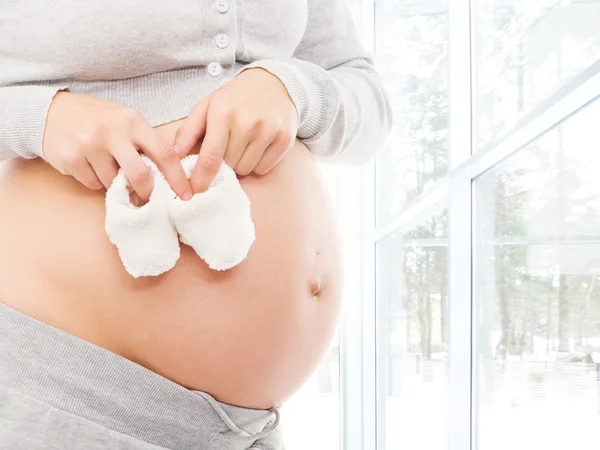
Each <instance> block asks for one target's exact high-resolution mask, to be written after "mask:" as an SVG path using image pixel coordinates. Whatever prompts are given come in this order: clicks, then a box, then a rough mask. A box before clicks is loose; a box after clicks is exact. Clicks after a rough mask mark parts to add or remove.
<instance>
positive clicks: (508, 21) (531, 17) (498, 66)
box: [473, 0, 600, 148]
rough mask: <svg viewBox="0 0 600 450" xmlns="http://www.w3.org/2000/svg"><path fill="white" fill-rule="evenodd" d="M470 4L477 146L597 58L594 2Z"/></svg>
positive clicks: (483, 0)
mask: <svg viewBox="0 0 600 450" xmlns="http://www.w3.org/2000/svg"><path fill="white" fill-rule="evenodd" d="M473 4H474V7H475V25H476V27H475V29H476V34H475V39H474V49H475V54H476V66H475V69H476V70H475V72H476V75H477V76H476V83H477V103H476V111H477V114H476V121H477V127H476V131H477V148H481V147H482V146H483V145H485V144H488V143H489V142H490V141H491V140H493V139H494V138H496V137H498V135H499V134H501V133H502V132H503V131H506V130H507V128H508V127H509V126H511V125H514V123H515V121H516V120H517V119H519V118H521V117H522V116H523V115H524V114H526V113H527V112H529V111H531V110H532V109H533V108H534V107H536V106H538V105H539V104H540V103H541V102H542V101H543V100H545V99H546V98H548V97H549V96H551V95H552V94H554V93H555V92H556V91H557V90H558V89H559V88H560V87H562V86H563V85H564V84H565V83H567V82H568V81H569V80H571V79H572V78H573V77H575V76H576V75H578V74H579V73H580V72H581V71H583V70H584V69H586V68H587V67H589V66H590V65H591V64H592V63H593V62H594V61H596V60H597V59H598V58H599V57H600V27H599V26H598V24H599V23H600V1H598V0H476V1H474V3H473Z"/></svg>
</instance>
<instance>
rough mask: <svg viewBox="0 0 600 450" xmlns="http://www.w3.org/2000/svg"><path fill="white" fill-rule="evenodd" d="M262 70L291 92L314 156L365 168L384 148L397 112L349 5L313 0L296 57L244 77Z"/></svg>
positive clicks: (253, 65)
mask: <svg viewBox="0 0 600 450" xmlns="http://www.w3.org/2000/svg"><path fill="white" fill-rule="evenodd" d="M281 26H282V27H284V26H285V25H284V24H281ZM256 67H259V68H262V69H265V70H267V71H269V72H270V73H272V74H273V75H275V76H277V77H278V78H279V79H280V80H281V81H282V82H283V84H284V85H285V86H286V88H287V90H288V92H289V94H290V97H291V98H292V100H293V102H294V104H295V105H296V109H297V111H298V118H299V128H298V137H299V138H300V139H301V140H302V141H303V142H304V144H305V145H306V146H307V147H308V148H309V150H310V151H311V152H312V153H313V154H315V155H317V156H320V157H323V158H324V159H327V160H331V161H332V162H340V163H349V164H353V163H354V164H356V163H359V164H360V163H363V162H365V161H367V160H368V159H370V158H371V157H372V156H373V155H374V154H375V153H376V152H377V151H378V150H379V149H380V148H381V147H382V145H383V143H384V141H385V139H386V137H387V135H388V133H389V130H390V127H391V121H392V112H391V107H390V103H389V99H388V97H387V96H386V93H385V92H384V89H383V86H382V83H381V80H380V78H379V75H378V74H377V72H376V71H375V69H374V67H373V58H372V56H371V55H370V54H369V53H368V52H366V51H365V49H364V48H363V47H362V46H361V43H360V39H359V36H358V33H357V31H356V27H355V26H354V23H353V20H352V16H351V13H350V10H349V8H348V5H347V0H308V23H307V27H306V30H305V33H304V37H303V38H302V41H301V42H300V44H299V46H298V48H297V49H296V51H295V52H294V55H293V57H292V58H291V59H289V60H286V61H281V60H272V59H269V60H258V61H254V62H252V63H250V64H248V65H247V66H245V67H244V68H243V69H242V70H241V71H243V70H247V69H250V68H256ZM241 71H240V72H241Z"/></svg>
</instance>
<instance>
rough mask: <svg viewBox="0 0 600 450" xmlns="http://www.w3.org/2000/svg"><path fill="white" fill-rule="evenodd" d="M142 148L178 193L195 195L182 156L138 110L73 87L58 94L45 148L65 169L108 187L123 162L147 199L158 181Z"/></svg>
mask: <svg viewBox="0 0 600 450" xmlns="http://www.w3.org/2000/svg"><path fill="white" fill-rule="evenodd" d="M139 151H141V152H143V153H144V154H145V155H147V156H148V157H149V158H150V159H151V160H152V161H154V163H156V165H157V166H158V167H159V169H160V170H161V172H162V173H163V174H164V175H165V178H166V179H167V181H168V182H169V184H170V185H171V187H172V188H173V190H174V191H175V193H176V194H177V195H178V196H180V197H181V198H183V199H188V198H191V195H192V193H191V186H190V183H189V181H188V179H187V177H186V176H185V172H184V171H183V167H182V166H181V162H180V161H179V158H178V157H177V155H176V154H175V153H174V152H173V151H172V148H171V147H170V146H165V145H163V144H162V143H161V142H160V140H159V138H158V135H157V133H156V130H155V129H154V128H152V127H151V126H150V125H149V124H148V123H146V121H145V120H144V119H143V118H142V116H141V115H140V114H139V113H138V112H137V111H135V110H133V109H130V108H125V107H123V106H121V105H118V104H115V103H111V102H106V101H103V100H99V99H95V98H92V97H88V96H85V95H79V94H73V93H70V92H59V93H58V94H57V95H56V96H55V97H54V100H53V101H52V104H51V105H50V109H49V111H48V117H47V119H46V128H45V131H44V141H43V152H44V158H45V159H46V160H47V161H48V162H49V163H50V164H51V165H52V166H53V167H54V168H55V169H57V170H58V171H60V172H61V173H62V174H64V175H70V176H72V177H74V178H75V179H77V180H78V181H79V182H80V183H81V184H83V185H84V186H86V187H88V188H90V189H94V190H96V189H102V187H105V188H108V187H109V186H110V185H111V183H112V181H113V179H114V178H115V176H116V175H117V172H118V170H119V167H122V168H123V170H124V172H125V175H126V177H127V179H128V180H129V183H130V184H131V187H132V188H133V190H134V191H135V193H136V194H137V196H138V197H139V199H140V200H141V201H142V202H146V201H147V200H148V199H149V197H150V193H151V192H152V188H153V181H152V176H151V174H150V169H149V168H148V167H147V166H146V165H145V164H144V162H143V160H142V158H141V156H140V154H139ZM186 193H187V195H186Z"/></svg>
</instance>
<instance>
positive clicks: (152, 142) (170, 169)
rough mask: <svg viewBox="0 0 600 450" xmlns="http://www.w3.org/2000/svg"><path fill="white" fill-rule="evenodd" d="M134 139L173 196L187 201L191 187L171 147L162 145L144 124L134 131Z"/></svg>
mask: <svg viewBox="0 0 600 450" xmlns="http://www.w3.org/2000/svg"><path fill="white" fill-rule="evenodd" d="M134 139H135V141H134V142H135V144H136V145H138V146H139V148H140V149H141V150H142V152H143V153H144V154H145V155H146V156H148V157H149V158H150V159H151V160H152V161H154V163H155V164H156V165H157V166H158V168H159V170H160V171H161V172H162V174H163V175H164V177H165V179H166V180H167V182H168V183H169V185H170V186H171V189H173V191H174V192H175V194H177V196H178V197H180V198H182V199H184V200H189V199H190V198H191V197H192V186H191V185H190V182H189V180H188V179H187V176H186V175H185V171H184V170H183V166H182V165H181V161H180V160H179V157H178V156H177V154H176V153H175V151H174V150H173V147H172V146H170V145H168V146H164V145H162V143H161V142H160V139H159V138H158V135H157V134H156V130H155V129H154V128H152V127H151V126H150V125H148V124H145V123H144V124H142V125H140V128H139V129H138V130H136V134H135V138H134Z"/></svg>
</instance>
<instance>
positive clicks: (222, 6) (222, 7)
mask: <svg viewBox="0 0 600 450" xmlns="http://www.w3.org/2000/svg"><path fill="white" fill-rule="evenodd" d="M215 8H217V11H219V12H220V13H221V14H225V13H226V12H227V11H229V3H228V2H227V0H217V1H216V2H215Z"/></svg>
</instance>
